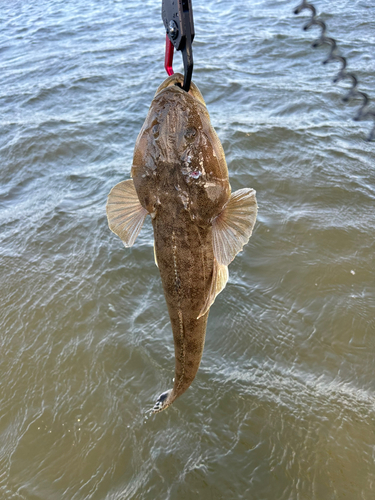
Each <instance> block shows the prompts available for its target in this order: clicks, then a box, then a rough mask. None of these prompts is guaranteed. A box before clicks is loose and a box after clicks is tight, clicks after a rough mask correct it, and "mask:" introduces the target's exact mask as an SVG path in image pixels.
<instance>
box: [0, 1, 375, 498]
mask: <svg viewBox="0 0 375 500" xmlns="http://www.w3.org/2000/svg"><path fill="white" fill-rule="evenodd" d="M296 4H297V2H290V1H286V0H278V1H272V2H270V1H266V0H258V1H252V2H250V1H245V2H243V3H242V4H241V8H240V7H239V4H238V2H235V1H234V0H226V1H224V0H220V1H215V2H204V1H203V0H193V6H194V17H195V27H196V40H195V42H194V56H195V70H194V81H195V82H196V84H197V85H198V87H199V88H200V90H201V92H202V93H203V96H204V98H205V100H206V102H207V106H208V109H209V112H210V114H211V118H212V123H213V125H214V127H215V128H216V130H217V132H218V135H219V137H220V139H221V141H222V143H223V147H224V150H225V153H226V156H227V162H228V168H229V172H230V180H231V184H232V188H233V190H236V189H239V188H242V187H253V188H255V189H256V190H257V197H258V203H259V216H258V222H257V224H256V228H255V231H254V233H253V236H252V238H251V240H250V243H249V244H248V245H247V246H246V247H245V249H244V251H243V252H242V253H241V254H240V255H239V256H238V257H237V258H236V259H235V261H234V262H233V263H232V264H231V265H230V268H229V273H230V278H229V283H228V285H227V287H226V289H225V290H224V291H223V292H222V293H221V294H220V295H219V296H218V298H217V299H216V302H215V304H214V306H213V307H212V309H211V312H210V318H209V323H208V329H207V339H206V347H205V351H204V355H203V359H202V364H201V368H200V370H199V372H198V376H197V377H196V379H195V381H194V383H193V385H192V386H191V388H190V389H189V390H188V391H187V392H186V394H184V395H183V396H182V397H181V398H179V399H178V400H177V401H176V403H175V404H174V405H173V406H172V407H171V408H169V409H168V410H167V411H166V412H163V413H161V414H159V415H156V416H152V417H149V418H148V417H147V410H148V409H149V408H150V407H151V406H152V404H153V403H154V401H155V398H156V397H157V396H158V395H159V394H160V393H161V392H162V391H164V390H166V389H167V388H169V387H171V385H172V378H173V375H174V373H173V367H174V352H173V341H172V333H171V328H170V324H169V318H168V314H167V309H166V305H165V301H164V297H163V294H162V288H161V282H160V276H159V271H158V269H157V267H156V266H155V264H154V259H153V248H152V247H153V235H152V227H151V224H150V222H149V221H148V222H147V224H146V226H145V227H144V229H143V230H142V232H141V234H140V236H139V238H138V240H137V242H136V244H135V245H134V247H133V248H131V249H126V250H125V249H124V247H123V245H122V243H121V241H120V240H119V239H118V238H116V237H115V236H114V235H113V234H112V233H111V232H110V231H109V229H108V226H107V221H106V216H105V203H106V198H107V194H108V193H109V191H110V189H111V188H112V186H114V185H115V184H116V183H117V182H119V181H121V180H123V179H126V178H128V177H129V173H130V167H131V162H132V155H133V148H134V143H135V140H136V137H137V135H138V132H139V130H140V128H141V126H142V123H143V121H144V119H145V116H146V114H147V110H148V107H149V105H150V103H151V100H152V96H153V94H154V92H155V90H156V88H157V86H158V85H159V84H160V83H161V82H162V81H163V79H164V78H165V77H166V74H165V71H164V69H163V61H164V28H163V25H162V21H161V16H160V10H161V2H152V1H150V0H147V1H145V2H143V3H142V7H139V2H136V1H135V0H126V1H122V2H121V1H111V0H103V1H100V2H99V1H90V2H84V1H82V0H75V1H74V2H73V1H70V0H69V1H57V0H49V1H47V0H44V1H40V2H22V1H12V2H5V3H4V2H3V5H2V8H1V14H0V109H1V115H0V156H1V167H0V179H1V182H0V266H1V267H0V279H1V310H0V349H1V354H0V360H1V392H0V496H1V498H4V499H6V500H16V499H17V500H18V499H21V500H42V499H48V500H61V499H69V500H83V499H93V500H99V499H100V500H102V499H103V500H139V499H142V500H155V499H162V500H166V499H168V500H184V499H185V500H190V499H193V498H194V499H196V498H204V499H208V500H210V499H215V500H220V499H228V498H230V499H236V500H239V499H244V500H251V499H255V498H256V499H259V500H275V499H278V500H315V499H316V500H336V499H337V500H341V499H346V498H347V499H350V500H356V499H361V500H372V499H373V498H374V497H375V428H374V418H375V404H374V401H375V400H374V394H375V382H374V371H375V320H374V317H375V314H374V310H375V288H374V287H375V270H374V269H375V266H374V250H375V244H374V236H375V230H374V226H375V210H374V201H375V174H374V163H375V162H374V147H375V146H374V143H372V144H371V143H368V142H365V141H364V137H366V135H367V134H368V132H369V130H370V129H371V123H370V122H360V123H358V122H354V121H353V120H352V117H353V116H354V115H355V111H356V109H357V108H356V104H358V103H353V104H349V105H344V104H343V103H342V101H341V97H342V96H343V95H344V94H345V84H341V85H338V86H334V85H333V84H332V81H331V80H332V78H333V77H334V75H335V73H336V72H337V69H338V68H337V65H335V64H332V65H330V66H323V65H322V64H321V62H322V60H323V59H324V58H325V57H326V53H327V50H326V49H324V48H321V49H318V50H316V51H315V50H313V49H312V48H311V41H312V40H313V39H314V36H316V35H317V32H316V31H314V30H311V32H307V33H306V32H304V31H303V30H302V26H303V22H304V20H305V19H306V18H307V13H306V14H303V15H301V16H294V15H293V8H294V7H295V6H296ZM315 5H316V7H317V8H318V10H319V11H320V12H322V13H323V15H324V19H325V20H326V22H327V24H328V29H329V35H331V36H334V37H335V38H336V39H337V41H338V44H339V46H340V47H341V48H342V52H343V53H344V54H345V55H347V56H348V62H349V67H350V69H351V70H353V71H355V72H356V74H357V76H358V78H359V81H360V84H359V88H360V90H363V91H366V92H368V93H369V95H370V96H372V97H373V98H375V86H374V78H373V75H374V70H375V65H374V57H373V54H374V53H375V37H374V19H375V5H373V4H372V3H371V2H366V1H364V0H356V1H349V0H346V1H345V0H334V1H332V2H322V1H319V2H316V3H315ZM242 6H243V7H242ZM314 34H315V35H314ZM174 66H175V70H181V69H182V64H181V57H180V55H179V54H177V55H176V56H175V64H174Z"/></svg>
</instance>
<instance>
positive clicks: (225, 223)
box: [212, 189, 257, 266]
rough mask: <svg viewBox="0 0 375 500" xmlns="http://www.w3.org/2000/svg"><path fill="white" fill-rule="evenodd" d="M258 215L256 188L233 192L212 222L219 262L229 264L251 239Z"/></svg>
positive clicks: (214, 248) (214, 247) (215, 250)
mask: <svg viewBox="0 0 375 500" xmlns="http://www.w3.org/2000/svg"><path fill="white" fill-rule="evenodd" d="M256 216H257V202H256V198H255V191H254V189H239V190H238V191H235V192H234V193H232V195H231V197H230V198H229V201H228V203H227V204H226V205H225V207H224V209H223V210H222V212H221V213H220V214H219V215H218V216H217V217H216V218H215V219H214V221H213V223H212V236H213V250H214V255H215V257H216V259H217V261H218V263H219V264H224V265H226V266H227V265H228V264H229V263H230V262H232V260H233V259H234V258H235V256H236V255H237V254H238V252H240V251H241V250H242V247H243V246H244V245H246V243H247V242H248V241H249V238H250V236H251V233H252V232H253V227H254V224H255V220H256Z"/></svg>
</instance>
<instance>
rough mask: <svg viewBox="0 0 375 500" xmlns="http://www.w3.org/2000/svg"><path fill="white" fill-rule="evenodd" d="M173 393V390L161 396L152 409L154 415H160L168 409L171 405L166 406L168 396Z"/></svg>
mask: <svg viewBox="0 0 375 500" xmlns="http://www.w3.org/2000/svg"><path fill="white" fill-rule="evenodd" d="M171 392H172V389H170V390H169V391H165V392H163V393H162V394H160V396H159V397H158V399H157V400H156V403H155V404H154V407H153V409H152V411H153V413H159V412H161V411H163V410H165V409H166V408H168V406H169V404H166V401H167V399H168V396H169V395H170V393H171Z"/></svg>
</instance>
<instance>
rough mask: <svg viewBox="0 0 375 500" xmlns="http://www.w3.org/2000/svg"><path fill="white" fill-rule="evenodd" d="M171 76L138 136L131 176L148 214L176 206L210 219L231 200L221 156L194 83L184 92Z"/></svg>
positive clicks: (180, 79)
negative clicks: (165, 207) (164, 206)
mask: <svg viewBox="0 0 375 500" xmlns="http://www.w3.org/2000/svg"><path fill="white" fill-rule="evenodd" d="M182 82H183V76H182V75H180V74H174V75H172V76H171V77H169V78H167V79H166V80H165V82H163V84H162V85H160V87H159V88H158V90H157V91H156V94H155V97H154V100H153V101H152V104H151V107H150V110H149V113H148V115H147V118H146V121H145V123H144V125H143V127H142V129H141V131H140V133H139V136H138V139H137V142H136V146H135V151H134V159H133V166H132V177H133V180H134V184H135V187H136V190H137V194H138V197H139V200H140V202H141V204H142V205H143V206H144V208H146V209H147V210H148V211H149V212H150V213H156V212H157V210H158V206H160V205H163V204H164V205H168V204H169V203H170V202H172V203H173V202H174V203H177V205H179V206H180V207H182V208H183V209H185V210H188V211H189V213H190V215H191V217H192V218H197V219H203V220H210V219H212V218H214V217H216V216H217V215H218V213H220V212H221V210H222V207H223V206H224V205H225V203H226V202H227V201H228V199H229V197H230V185H229V180H228V169H227V165H226V161H225V156H224V151H223V148H222V145H221V143H220V140H219V138H218V136H217V135H216V132H215V130H214V128H213V127H212V125H211V121H210V116H209V114H208V111H207V108H206V105H205V102H204V99H203V97H202V94H201V93H200V92H199V90H198V88H197V87H196V85H194V83H191V86H190V90H189V92H188V93H187V92H185V91H184V90H182V88H180V87H179V86H178V85H176V84H177V83H182Z"/></svg>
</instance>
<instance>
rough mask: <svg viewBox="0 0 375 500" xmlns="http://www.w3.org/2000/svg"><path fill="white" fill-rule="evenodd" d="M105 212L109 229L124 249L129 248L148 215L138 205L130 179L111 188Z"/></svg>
mask: <svg viewBox="0 0 375 500" xmlns="http://www.w3.org/2000/svg"><path fill="white" fill-rule="evenodd" d="M106 210H107V218H108V225H109V229H110V230H111V231H113V232H114V233H115V234H117V236H119V237H120V238H121V239H122V241H123V243H124V245H125V246H126V247H131V246H132V245H133V243H134V242H135V240H136V238H137V236H138V234H139V232H140V230H141V228H142V225H143V222H144V220H145V217H146V215H147V213H148V212H147V210H146V209H145V208H143V207H142V205H141V204H140V201H139V199H138V196H137V192H136V190H135V187H134V182H133V181H132V179H130V180H128V181H122V182H120V183H119V184H116V186H115V187H114V188H112V190H111V192H110V193H109V195H108V201H107V206H106Z"/></svg>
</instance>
